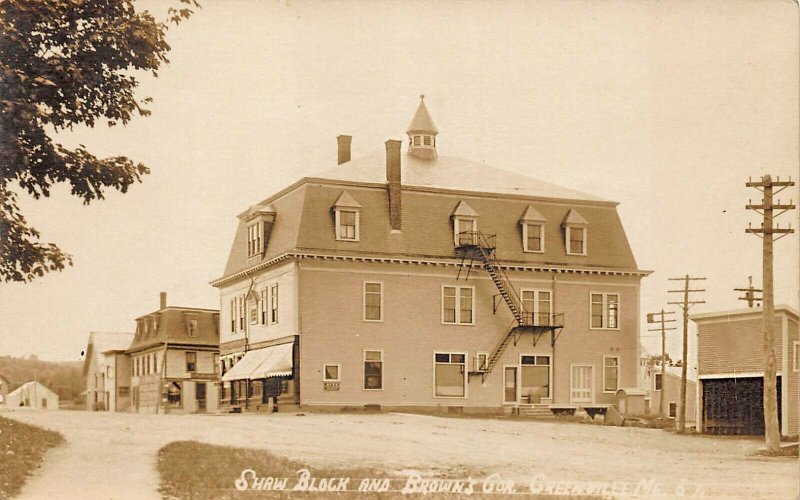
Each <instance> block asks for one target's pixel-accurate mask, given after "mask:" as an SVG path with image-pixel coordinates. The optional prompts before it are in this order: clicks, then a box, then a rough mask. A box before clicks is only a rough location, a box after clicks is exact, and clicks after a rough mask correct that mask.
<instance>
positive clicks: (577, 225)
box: [563, 210, 589, 255]
mask: <svg viewBox="0 0 800 500" xmlns="http://www.w3.org/2000/svg"><path fill="white" fill-rule="evenodd" d="M563 226H564V243H565V246H566V250H567V255H586V237H587V228H588V226H589V222H588V221H587V220H586V219H584V218H583V217H582V216H581V214H579V213H578V212H577V211H576V210H570V211H569V212H568V213H567V216H566V217H565V218H564V222H563Z"/></svg>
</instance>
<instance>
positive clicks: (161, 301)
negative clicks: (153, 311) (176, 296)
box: [158, 292, 167, 311]
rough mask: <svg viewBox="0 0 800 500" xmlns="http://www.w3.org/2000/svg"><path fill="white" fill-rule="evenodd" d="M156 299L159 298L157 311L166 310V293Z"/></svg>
mask: <svg viewBox="0 0 800 500" xmlns="http://www.w3.org/2000/svg"><path fill="white" fill-rule="evenodd" d="M158 298H159V305H160V307H159V308H158V310H159V311H160V310H161V309H166V308H167V292H161V294H160V295H159V297H158Z"/></svg>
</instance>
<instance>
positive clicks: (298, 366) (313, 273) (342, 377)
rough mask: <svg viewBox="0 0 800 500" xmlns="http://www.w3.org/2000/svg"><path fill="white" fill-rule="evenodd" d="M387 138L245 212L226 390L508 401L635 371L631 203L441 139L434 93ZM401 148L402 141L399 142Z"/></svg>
mask: <svg viewBox="0 0 800 500" xmlns="http://www.w3.org/2000/svg"><path fill="white" fill-rule="evenodd" d="M407 134H408V143H407V147H406V148H403V144H402V142H401V141H398V140H389V141H386V143H385V154H384V153H379V154H376V155H371V156H366V157H363V158H358V159H351V153H350V142H351V138H350V137H349V136H340V137H339V138H338V142H339V151H338V157H339V162H338V163H339V164H338V165H337V166H335V167H332V168H329V169H327V170H324V171H322V172H321V173H319V174H318V175H315V176H313V177H305V178H302V179H300V180H299V181H297V182H296V183H294V184H292V185H291V186H289V187H287V188H286V189H284V190H282V191H280V192H278V193H276V194H274V195H272V196H270V197H269V198H267V199H265V200H263V201H262V202H260V203H257V204H255V205H253V206H251V207H250V208H248V209H247V210H245V211H244V212H242V213H241V214H239V216H238V219H239V222H238V228H237V230H236V236H235V238H234V242H233V246H232V248H231V251H230V256H229V258H228V262H227V265H226V266H225V271H224V274H223V276H222V277H220V278H218V279H216V280H214V281H213V282H212V285H213V286H215V287H217V288H218V289H219V290H220V300H221V325H222V327H221V333H220V355H221V370H222V380H223V405H228V406H230V407H234V408H247V409H259V408H269V407H270V406H271V405H273V404H274V403H275V401H276V399H275V398H276V397H278V399H277V401H278V403H279V406H280V405H284V404H293V405H301V406H303V407H309V408H341V407H373V408H377V407H381V408H383V409H387V408H394V409H397V408H413V409H419V410H425V409H437V408H439V409H445V408H446V407H447V408H450V407H452V410H453V411H461V410H464V411H476V410H484V411H502V410H503V409H508V408H514V407H518V406H519V405H522V404H542V405H553V406H579V405H583V406H587V405H603V404H611V403H613V402H614V398H615V393H616V391H617V390H618V389H619V388H620V387H632V386H635V385H636V383H637V376H638V374H637V370H638V365H639V352H638V350H639V348H638V346H639V343H638V328H639V289H640V280H641V279H642V277H644V276H646V275H647V272H646V271H642V270H640V269H639V268H638V267H637V265H636V261H635V259H634V256H633V253H632V252H631V248H630V246H629V244H628V240H627V238H626V236H625V231H624V229H623V227H622V224H621V222H620V218H619V216H618V214H617V210H616V206H617V203H615V202H611V201H607V200H603V199H600V198H597V197H595V196H592V195H588V194H584V193H581V192H577V191H574V190H571V189H565V188H561V187H558V186H555V185H552V184H549V183H546V182H542V181H538V180H535V179H532V178H529V177H526V176H523V175H519V174H514V173H511V172H508V171H504V170H500V169H496V168H492V167H488V166H486V165H484V164H481V163H476V162H472V161H469V160H463V159H460V158H452V157H440V156H439V155H438V152H437V139H438V137H437V136H438V131H437V129H436V127H435V126H434V124H433V121H432V120H431V117H430V115H429V113H428V110H427V108H426V106H425V103H424V101H422V102H421V103H420V105H419V108H418V110H417V112H416V114H415V116H414V118H413V120H412V123H411V125H410V126H409V129H408V131H407ZM403 149H405V151H403Z"/></svg>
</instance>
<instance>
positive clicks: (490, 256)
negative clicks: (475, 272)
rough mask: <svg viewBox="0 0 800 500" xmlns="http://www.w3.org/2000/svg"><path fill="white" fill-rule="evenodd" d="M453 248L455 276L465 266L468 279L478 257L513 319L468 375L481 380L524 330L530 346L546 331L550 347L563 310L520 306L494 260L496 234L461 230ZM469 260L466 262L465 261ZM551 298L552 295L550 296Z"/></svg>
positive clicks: (495, 310) (502, 271)
mask: <svg viewBox="0 0 800 500" xmlns="http://www.w3.org/2000/svg"><path fill="white" fill-rule="evenodd" d="M456 249H457V250H458V251H459V252H460V253H461V267H460V269H459V271H458V276H457V279H459V278H460V277H461V272H462V270H463V269H464V268H466V270H467V271H466V276H465V279H469V274H470V271H471V269H472V264H473V263H474V261H475V260H476V259H478V260H479V261H480V262H481V264H482V267H483V269H484V270H485V271H486V272H487V273H488V274H489V277H490V278H492V282H494V285H495V287H496V288H497V291H498V292H499V293H498V295H495V298H497V297H498V296H499V297H500V298H501V299H502V300H503V302H505V303H506V305H507V306H508V309H509V311H511V315H512V316H513V317H514V321H513V323H512V324H511V326H510V327H509V330H508V331H507V332H506V334H505V335H503V337H502V338H501V339H500V341H499V342H498V343H497V344H496V345H495V347H494V349H493V350H492V351H491V353H490V354H489V356H488V357H487V359H486V362H485V364H484V365H483V366H477V367H476V370H474V371H470V372H468V374H469V375H470V376H471V375H481V377H482V379H485V377H486V376H487V375H488V374H489V373H491V372H492V370H493V369H494V367H495V366H496V365H497V363H498V362H499V361H500V358H501V357H502V355H503V353H504V352H505V350H506V348H507V347H508V345H509V344H510V343H511V342H512V341H513V342H514V345H517V342H518V341H519V339H520V338H521V337H522V335H523V334H525V333H531V334H533V345H534V346H535V345H536V343H537V342H538V341H539V339H540V338H541V336H542V335H544V334H545V333H550V341H551V346H554V345H555V342H556V339H557V338H558V335H559V334H560V332H561V329H562V328H563V327H564V315H563V313H558V314H556V313H550V312H545V313H539V314H535V313H534V312H533V311H526V310H525V307H524V306H523V303H522V299H521V298H520V296H519V294H518V293H517V291H516V290H515V289H514V286H513V285H512V284H511V281H510V280H509V278H508V275H507V274H506V272H505V270H504V269H503V268H502V266H501V265H500V263H499V262H498V260H497V254H496V250H497V245H496V236H495V235H493V234H491V235H489V234H483V233H481V232H480V231H464V232H461V233H459V234H458V238H457V244H456ZM467 259H469V264H467V265H465V264H466V263H467ZM551 300H552V296H551ZM493 306H494V312H495V313H496V312H497V306H498V304H497V302H494V303H493Z"/></svg>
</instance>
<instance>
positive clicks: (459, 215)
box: [450, 201, 478, 246]
mask: <svg viewBox="0 0 800 500" xmlns="http://www.w3.org/2000/svg"><path fill="white" fill-rule="evenodd" d="M450 218H451V219H452V220H453V241H454V243H455V245H456V246H460V245H461V244H464V243H467V242H470V241H473V240H475V238H476V233H477V231H478V212H476V211H475V209H473V208H472V207H471V206H469V205H468V204H467V202H466V201H459V202H458V205H456V208H455V209H454V210H453V213H451V214H450Z"/></svg>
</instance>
